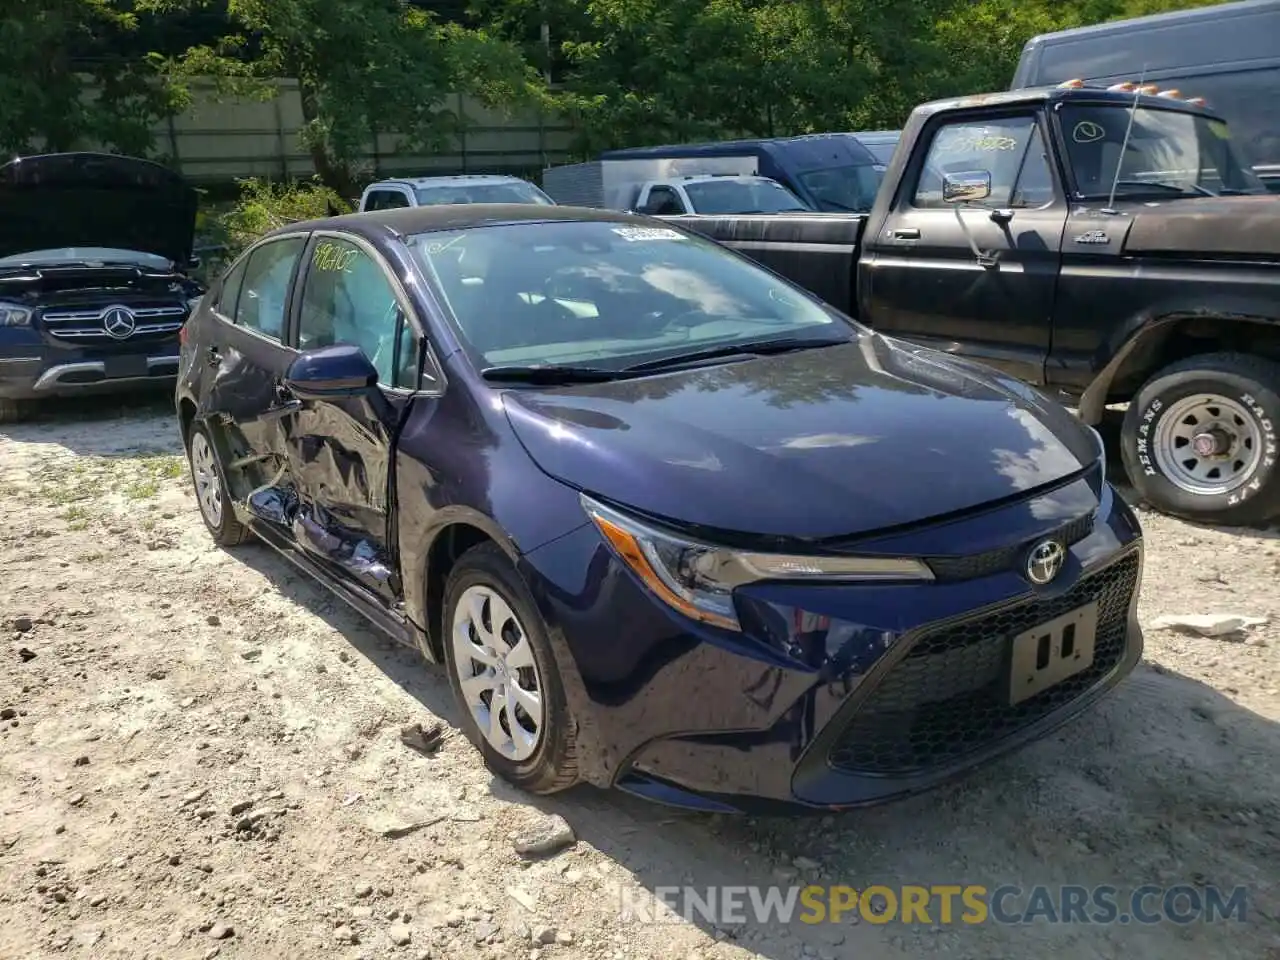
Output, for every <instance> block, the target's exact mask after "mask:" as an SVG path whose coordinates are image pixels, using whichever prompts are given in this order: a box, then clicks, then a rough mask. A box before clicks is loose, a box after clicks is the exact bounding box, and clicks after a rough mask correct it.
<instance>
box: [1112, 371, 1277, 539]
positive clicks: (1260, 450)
mask: <svg viewBox="0 0 1280 960" xmlns="http://www.w3.org/2000/svg"><path fill="white" fill-rule="evenodd" d="M1277 391H1280V364H1276V363H1274V362H1272V361H1270V360H1264V359H1262V358H1260V357H1254V356H1249V355H1247V354H1237V353H1214V354H1206V355H1204V356H1199V357H1192V358H1190V359H1188V360H1183V361H1181V362H1179V363H1175V364H1172V365H1170V366H1168V367H1166V368H1165V369H1163V370H1161V371H1159V372H1158V373H1157V374H1156V375H1155V376H1154V377H1152V378H1151V379H1150V380H1149V381H1147V383H1146V384H1145V385H1144V386H1143V387H1142V389H1141V390H1140V391H1138V395H1137V396H1136V397H1134V399H1133V401H1132V402H1131V403H1130V404H1129V410H1128V412H1127V413H1126V414H1125V418H1124V425H1123V427H1122V430H1121V456H1122V458H1123V460H1124V465H1125V469H1126V470H1127V471H1128V474H1129V480H1130V482H1131V483H1132V484H1133V485H1134V487H1135V488H1136V489H1137V491H1138V492H1139V493H1140V494H1141V495H1142V497H1143V498H1144V499H1145V500H1147V501H1148V502H1149V503H1150V504H1151V505H1152V506H1153V507H1155V508H1156V509H1158V510H1161V511H1163V512H1165V513H1170V514H1173V515H1175V516H1180V517H1185V518H1186V519H1188V520H1196V521H1200V522H1204V523H1220V524H1227V525H1245V524H1254V523H1260V522H1263V521H1265V520H1269V519H1271V518H1272V517H1274V516H1276V514H1277V513H1280V469H1277V459H1278V458H1277V442H1276V432H1277V428H1280V393H1278V392H1277Z"/></svg>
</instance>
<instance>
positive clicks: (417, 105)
mask: <svg viewBox="0 0 1280 960" xmlns="http://www.w3.org/2000/svg"><path fill="white" fill-rule="evenodd" d="M140 2H142V0H140ZM145 2H146V3H147V4H148V5H149V6H150V7H152V8H155V9H164V10H178V9H187V8H190V7H191V6H192V5H196V6H199V5H208V4H209V3H210V2H211V0H145ZM226 9H227V15H228V18H229V28H230V29H229V30H228V32H227V33H226V34H225V35H224V36H223V37H221V38H220V39H219V40H218V41H217V42H216V43H215V44H212V45H201V46H194V47H192V48H190V49H189V50H188V51H187V52H186V53H185V54H184V55H183V56H182V57H180V58H177V59H173V60H170V61H169V62H168V64H167V68H168V70H169V73H170V75H171V76H173V77H177V78H180V77H194V76H211V77H215V78H217V79H218V80H219V81H220V82H221V87H222V90H223V91H224V92H226V93H230V94H236V95H240V96H246V95H248V96H258V97H264V98H265V97H269V96H273V95H274V87H273V86H272V84H271V81H272V80H274V79H275V78H278V77H290V78H294V79H296V80H297V81H298V84H299V93H300V95H301V102H302V111H303V118H304V126H303V129H302V132H301V138H302V141H303V143H304V145H305V146H306V147H307V149H308V150H309V151H310V153H311V156H312V160H313V161H314V163H315V167H316V171H317V173H318V174H319V175H320V177H321V179H322V180H323V181H324V182H325V183H326V184H327V185H328V186H330V187H332V188H333V189H336V190H338V191H339V192H341V193H344V194H346V193H349V192H351V189H352V187H353V184H354V181H355V178H356V173H357V171H356V170H355V167H354V162H353V158H354V157H357V156H359V155H360V154H361V153H362V152H363V151H365V150H367V149H368V145H369V143H370V140H371V138H372V137H373V135H374V134H375V133H376V132H385V133H394V134H395V135H396V137H397V139H398V147H399V149H402V150H414V151H416V150H424V149H426V150H429V149H432V148H434V147H436V146H438V145H439V144H441V143H442V141H443V140H444V139H445V138H446V137H447V136H448V135H449V134H451V133H453V132H455V131H456V130H457V127H458V124H459V123H460V122H461V121H460V118H459V117H458V116H457V115H456V114H455V113H454V111H453V110H451V109H450V108H449V106H448V105H447V104H445V103H444V102H443V101H444V98H445V95H446V94H448V93H450V92H452V91H455V90H460V91H464V92H468V93H473V94H475V95H477V96H479V97H481V98H483V99H484V100H486V101H488V102H490V103H494V104H503V105H512V104H516V103H519V102H521V101H522V100H526V99H529V98H531V97H532V96H533V95H534V94H533V81H534V78H535V74H534V72H533V71H532V70H531V69H530V67H529V66H528V65H527V64H526V63H525V61H524V59H523V57H522V56H521V53H520V51H519V49H518V48H517V47H516V46H514V45H513V44H510V43H507V42H505V41H502V40H496V39H494V38H492V37H490V36H489V35H488V34H487V33H485V32H484V31H482V30H471V29H467V28H465V27H463V26H461V25H459V24H456V23H442V22H439V21H437V20H436V19H435V18H434V17H433V16H432V14H431V13H429V12H427V11H425V10H421V9H418V8H416V7H412V6H409V5H407V4H404V3H399V2H396V0H226Z"/></svg>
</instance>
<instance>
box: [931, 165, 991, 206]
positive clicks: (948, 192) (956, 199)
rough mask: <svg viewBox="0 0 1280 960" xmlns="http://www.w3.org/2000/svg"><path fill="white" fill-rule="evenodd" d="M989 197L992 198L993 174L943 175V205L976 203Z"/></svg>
mask: <svg viewBox="0 0 1280 960" xmlns="http://www.w3.org/2000/svg"><path fill="white" fill-rule="evenodd" d="M989 196H991V174H990V173H988V172H987V171H986V170H967V171H965V172H964V173H947V174H943V177H942V202H943V203H976V202H977V201H979V200H985V199H987V197H989Z"/></svg>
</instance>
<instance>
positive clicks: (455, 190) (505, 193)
mask: <svg viewBox="0 0 1280 960" xmlns="http://www.w3.org/2000/svg"><path fill="white" fill-rule="evenodd" d="M415 192H416V193H417V195H418V205H419V206H423V207H430V206H435V205H438V204H445V203H540V204H542V205H543V206H553V205H554V202H553V201H552V199H551V198H550V197H548V196H547V195H546V194H545V193H543V192H542V191H541V190H539V189H538V188H537V187H535V186H534V185H533V184H531V183H523V182H515V181H513V182H510V183H467V184H461V183H459V184H450V185H448V186H445V185H441V186H438V187H419V188H418V189H417V190H416V191H415Z"/></svg>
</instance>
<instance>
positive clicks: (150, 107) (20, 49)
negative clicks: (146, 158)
mask: <svg viewBox="0 0 1280 960" xmlns="http://www.w3.org/2000/svg"><path fill="white" fill-rule="evenodd" d="M131 7H132V4H129V3H124V2H113V0H0V63H2V64H3V65H4V66H3V69H0V151H3V152H4V153H6V154H22V153H31V152H34V151H36V150H49V151H62V150H70V149H75V148H78V147H84V146H90V145H101V146H105V147H108V148H114V149H117V150H120V151H122V152H125V153H145V152H146V151H148V150H150V148H151V147H152V143H153V137H152V134H151V128H152V126H153V124H154V123H155V122H156V120H158V119H160V118H162V117H164V116H165V115H167V114H169V113H171V112H175V111H178V110H181V109H182V108H183V107H184V106H185V105H186V100H185V99H184V94H183V92H182V91H181V90H175V89H174V88H172V87H171V86H169V85H168V84H166V83H165V82H164V81H163V79H162V78H161V77H160V76H159V75H158V74H157V73H156V71H155V69H154V67H153V65H152V64H151V62H150V61H149V60H147V59H146V58H140V57H130V56H127V55H124V54H122V53H120V52H119V48H120V47H121V46H122V45H123V44H124V43H125V41H126V40H127V38H128V37H129V36H130V35H132V34H134V33H135V32H136V31H137V30H138V24H139V21H138V17H137V15H136V14H135V13H134V12H133V11H132V9H131Z"/></svg>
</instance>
